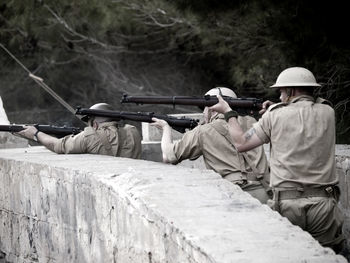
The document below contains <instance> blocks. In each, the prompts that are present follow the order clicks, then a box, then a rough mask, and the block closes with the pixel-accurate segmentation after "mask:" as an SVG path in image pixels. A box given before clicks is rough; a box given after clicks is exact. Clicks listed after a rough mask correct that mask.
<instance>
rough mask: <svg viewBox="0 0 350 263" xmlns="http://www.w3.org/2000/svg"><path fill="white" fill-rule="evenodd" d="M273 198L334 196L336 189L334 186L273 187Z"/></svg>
mask: <svg viewBox="0 0 350 263" xmlns="http://www.w3.org/2000/svg"><path fill="white" fill-rule="evenodd" d="M273 192H274V199H275V200H276V201H277V200H287V199H298V198H305V197H335V195H336V189H335V187H334V186H325V187H318V188H300V189H292V190H288V189H274V190H273Z"/></svg>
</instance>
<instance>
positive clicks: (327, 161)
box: [254, 95, 338, 187]
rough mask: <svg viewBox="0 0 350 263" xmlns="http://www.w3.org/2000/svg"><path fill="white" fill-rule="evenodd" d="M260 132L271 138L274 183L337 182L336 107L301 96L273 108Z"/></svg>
mask: <svg viewBox="0 0 350 263" xmlns="http://www.w3.org/2000/svg"><path fill="white" fill-rule="evenodd" d="M254 128H255V130H256V134H257V135H258V137H259V138H260V139H261V140H262V141H263V142H264V143H268V142H270V145H271V150H270V167H271V172H270V175H271V185H272V186H273V187H277V186H280V187H292V186H294V185H295V183H296V184H297V186H298V185H300V184H302V185H309V186H312V185H314V186H317V185H329V184H336V183H337V182H338V178H337V176H336V173H335V120H334V110H333V109H332V108H331V107H330V106H328V105H324V104H320V103H315V102H314V99H313V98H312V97H310V96H305V95H304V96H299V97H296V98H294V99H293V100H292V101H291V103H289V104H285V103H278V104H276V105H273V106H271V107H270V108H269V110H268V111H267V112H266V113H265V114H264V115H263V116H262V118H261V119H260V120H259V122H258V123H256V124H254Z"/></svg>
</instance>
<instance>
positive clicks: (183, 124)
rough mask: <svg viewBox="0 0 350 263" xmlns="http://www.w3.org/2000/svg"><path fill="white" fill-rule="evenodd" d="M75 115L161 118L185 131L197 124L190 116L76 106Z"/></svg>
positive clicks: (132, 118)
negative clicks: (181, 116) (179, 116)
mask: <svg viewBox="0 0 350 263" xmlns="http://www.w3.org/2000/svg"><path fill="white" fill-rule="evenodd" d="M75 114H77V115H85V116H96V117H107V118H111V119H112V120H116V121H119V120H131V121H140V122H153V120H152V118H153V117H154V118H158V119H162V120H165V121H167V122H168V124H169V125H170V126H171V127H173V128H174V129H176V130H178V131H180V132H185V129H186V128H189V129H193V128H195V127H196V126H197V125H198V120H195V119H190V118H176V117H172V116H168V115H165V114H164V115H161V114H155V113H153V112H125V111H110V110H95V109H87V108H77V110H76V113H75Z"/></svg>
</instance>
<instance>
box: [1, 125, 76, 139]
mask: <svg viewBox="0 0 350 263" xmlns="http://www.w3.org/2000/svg"><path fill="white" fill-rule="evenodd" d="M24 125H33V126H35V128H37V129H38V130H39V131H41V132H44V133H47V134H50V135H54V136H56V137H58V138H62V137H64V136H66V135H70V134H78V133H79V132H81V131H82V130H81V129H80V128H76V127H66V126H62V127H60V126H53V125H41V124H22V125H15V124H9V125H0V132H11V133H12V132H19V131H22V130H24V129H25V128H24Z"/></svg>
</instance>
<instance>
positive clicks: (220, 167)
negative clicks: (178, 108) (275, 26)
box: [151, 88, 269, 203]
mask: <svg viewBox="0 0 350 263" xmlns="http://www.w3.org/2000/svg"><path fill="white" fill-rule="evenodd" d="M218 94H222V95H224V96H229V97H232V98H237V96H236V94H235V93H234V92H233V91H232V90H230V89H228V88H214V89H211V90H209V91H208V92H207V93H206V95H214V96H215V95H218ZM203 113H204V119H205V124H203V125H199V126H198V127H196V128H195V129H193V130H191V131H188V132H186V133H185V134H184V135H183V137H182V139H181V140H179V141H176V142H173V141H172V138H171V127H170V126H169V125H168V123H167V122H166V121H164V120H159V119H156V118H154V119H153V120H154V121H155V122H154V123H153V124H151V125H153V126H156V127H157V128H159V129H162V130H163V134H162V142H161V148H162V152H163V161H164V162H167V163H173V164H176V163H179V162H181V161H182V160H185V159H190V160H195V159H197V158H198V157H200V156H201V155H203V158H204V162H205V165H206V167H207V168H208V169H211V170H214V171H215V172H217V173H219V174H220V175H221V176H222V177H223V178H225V179H227V180H229V181H230V182H232V183H234V184H236V185H239V186H240V187H241V188H242V189H243V190H244V191H246V192H248V193H250V194H251V195H252V196H253V197H255V198H257V199H258V200H259V201H260V202H261V203H266V202H267V200H268V199H269V196H268V194H267V191H268V184H269V171H268V162H267V158H266V156H265V152H264V149H263V147H258V148H256V149H254V150H252V151H249V152H247V153H239V152H237V150H236V148H235V147H234V145H233V142H232V140H231V137H230V135H229V132H228V125H227V123H226V121H225V119H224V116H223V115H222V114H219V113H217V112H215V111H212V110H210V109H209V108H208V107H205V109H204V112H203ZM238 121H239V123H240V124H241V125H242V127H244V129H249V128H250V127H251V126H252V124H253V123H254V122H256V120H255V119H254V118H253V117H250V116H244V117H241V116H240V117H238Z"/></svg>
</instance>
